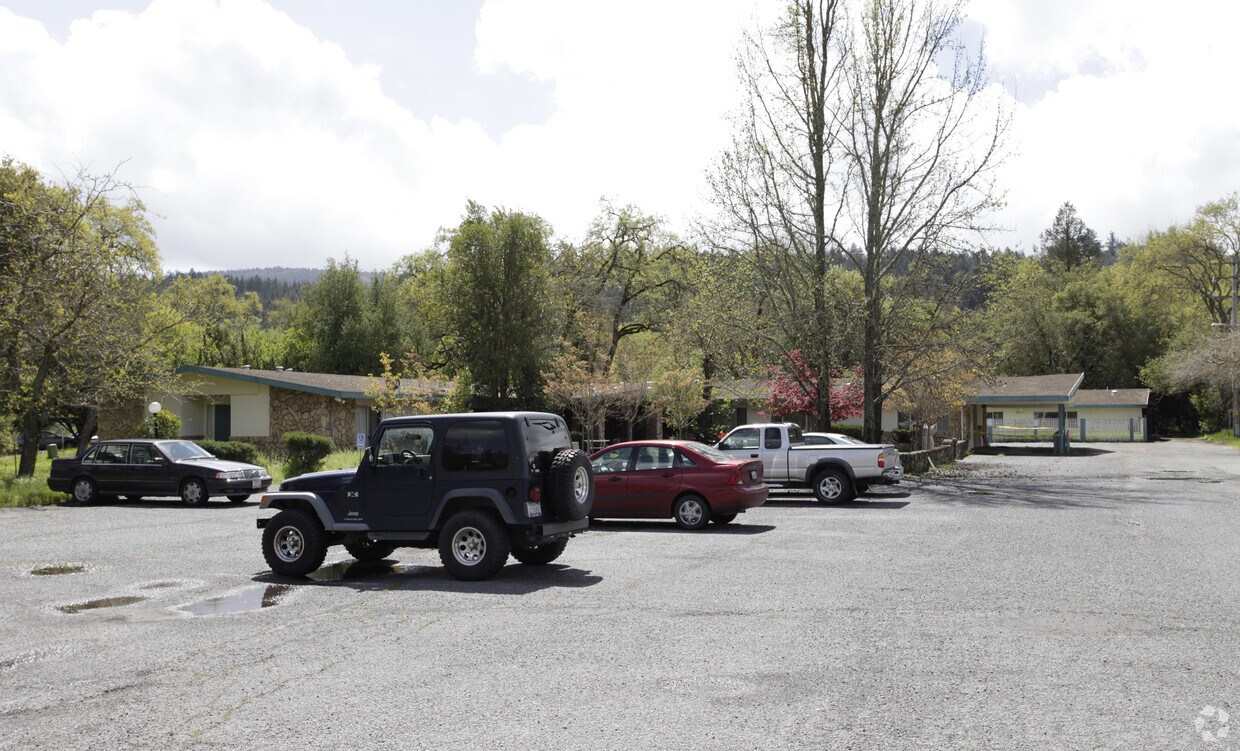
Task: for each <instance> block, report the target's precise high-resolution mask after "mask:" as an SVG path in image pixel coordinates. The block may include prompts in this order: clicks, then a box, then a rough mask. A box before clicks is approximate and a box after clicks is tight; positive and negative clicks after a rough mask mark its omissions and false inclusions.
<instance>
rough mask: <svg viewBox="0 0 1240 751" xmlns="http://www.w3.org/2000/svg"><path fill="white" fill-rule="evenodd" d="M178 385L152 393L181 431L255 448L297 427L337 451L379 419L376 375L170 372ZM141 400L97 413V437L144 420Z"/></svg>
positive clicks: (428, 387)
mask: <svg viewBox="0 0 1240 751" xmlns="http://www.w3.org/2000/svg"><path fill="white" fill-rule="evenodd" d="M177 378H178V380H179V381H180V382H181V383H182V384H183V388H180V389H175V390H174V391H175V393H167V394H160V395H156V396H155V397H154V399H155V400H156V401H159V402H160V404H161V405H162V407H163V409H166V410H170V411H171V412H173V413H175V414H176V415H177V417H179V418H180V419H181V436H182V437H184V438H206V439H209V440H216V441H226V440H238V441H246V442H248V443H253V444H255V445H257V446H259V447H260V448H261V449H264V450H266V449H269V448H272V447H274V446H280V445H282V444H283V435H284V434H285V433H288V432H290V431H305V432H309V433H316V434H318V435H325V436H329V437H331V439H332V440H333V441H334V442H335V443H336V446H337V447H339V448H353V447H357V446H360V445H364V442H365V438H366V437H367V436H369V435H370V433H371V432H372V431H373V430H374V428H375V427H376V426H377V425H378V424H379V419H380V418H381V417H387V416H389V415H386V414H384V415H379V414H377V413H376V412H375V410H374V409H373V407H374V404H375V399H374V394H375V393H376V390H377V389H378V388H379V387H380V386H381V380H380V379H379V378H376V377H372V376H352V375H333V374H330V373H303V372H301V371H294V370H288V369H279V370H256V369H251V368H215V367H204V366H199V365H185V366H182V367H180V368H178V369H177ZM452 387H453V384H450V383H446V382H442V381H414V380H410V379H402V380H401V385H400V389H401V391H403V392H414V393H419V394H425V395H427V396H429V397H430V398H442V397H446V396H447V395H448V394H449V393H450V392H451V390H452ZM145 404H146V403H145V402H141V403H139V402H134V403H132V404H126V405H123V406H120V407H114V408H111V409H107V410H100V414H99V437H100V438H118V437H124V436H127V435H131V434H132V432H133V429H134V428H133V426H136V425H138V424H140V423H141V421H142V420H143V419H144V418H145V416H146V412H145Z"/></svg>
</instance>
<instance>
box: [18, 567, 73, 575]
mask: <svg viewBox="0 0 1240 751" xmlns="http://www.w3.org/2000/svg"><path fill="white" fill-rule="evenodd" d="M85 570H86V567H85V566H44V567H42V568H36V569H35V570H34V571H31V572H30V575H31V576H63V575H65V574H80V573H82V572H83V571H85Z"/></svg>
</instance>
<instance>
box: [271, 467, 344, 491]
mask: <svg viewBox="0 0 1240 751" xmlns="http://www.w3.org/2000/svg"><path fill="white" fill-rule="evenodd" d="M356 474H357V470H356V469H332V470H328V471H326V472H311V473H309V474H305V475H298V476H297V477H290V478H289V479H287V480H285V481H284V482H282V483H280V490H308V491H320V490H338V489H340V488H343V487H344V486H345V485H347V484H349V483H350V482H352V481H353V476H354V475H356Z"/></svg>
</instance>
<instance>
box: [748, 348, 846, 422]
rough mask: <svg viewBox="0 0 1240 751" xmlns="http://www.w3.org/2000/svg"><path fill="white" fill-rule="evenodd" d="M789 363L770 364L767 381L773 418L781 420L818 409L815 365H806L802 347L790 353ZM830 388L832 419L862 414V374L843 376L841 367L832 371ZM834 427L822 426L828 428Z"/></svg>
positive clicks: (844, 418)
mask: <svg viewBox="0 0 1240 751" xmlns="http://www.w3.org/2000/svg"><path fill="white" fill-rule="evenodd" d="M789 359H790V362H789V363H787V364H785V365H783V366H778V365H771V366H768V367H767V380H766V384H767V386H769V387H770V389H771V400H770V402H769V403H768V408H769V411H770V413H771V418H772V419H774V420H782V419H784V418H785V417H787V416H788V415H790V414H794V413H797V412H800V413H804V414H808V415H812V414H814V413H815V412H816V411H817V409H818V388H819V387H818V378H817V374H816V373H815V372H814V370H813V368H811V367H810V366H809V365H807V364H806V362H805V360H804V358H803V357H802V356H801V353H800V351H799V350H793V351H792V352H790V353H789ZM827 387H828V388H830V389H831V421H832V422H837V421H839V420H846V419H848V418H850V417H860V416H861V407H862V404H863V399H864V389H863V388H862V383H861V373H860V371H859V370H854V371H853V375H852V378H849V379H847V380H845V379H843V378H842V374H841V373H840V372H839V371H838V370H832V371H831V380H830V383H829V384H827ZM830 427H831V426H829V425H820V426H819V428H820V429H822V430H827V429H828V428H830Z"/></svg>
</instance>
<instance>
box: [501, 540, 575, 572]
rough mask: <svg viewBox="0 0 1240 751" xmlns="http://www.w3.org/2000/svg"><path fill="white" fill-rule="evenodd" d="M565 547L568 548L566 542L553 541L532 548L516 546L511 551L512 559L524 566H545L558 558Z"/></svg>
mask: <svg viewBox="0 0 1240 751" xmlns="http://www.w3.org/2000/svg"><path fill="white" fill-rule="evenodd" d="M566 547H568V540H555V541H554V542H548V543H543V544H542V545H535V546H534V547H532V548H526V547H521V546H520V545H518V546H516V547H514V548H513V549H512V557H513V558H516V559H517V560H518V561H520V562H521V563H524V564H525V565H526V566H545V565H547V564H548V563H551V562H552V561H554V560H555V559H556V558H559V557H560V554H562V553H563V552H564V548H566Z"/></svg>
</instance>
